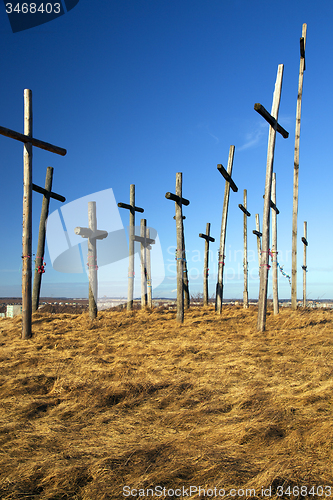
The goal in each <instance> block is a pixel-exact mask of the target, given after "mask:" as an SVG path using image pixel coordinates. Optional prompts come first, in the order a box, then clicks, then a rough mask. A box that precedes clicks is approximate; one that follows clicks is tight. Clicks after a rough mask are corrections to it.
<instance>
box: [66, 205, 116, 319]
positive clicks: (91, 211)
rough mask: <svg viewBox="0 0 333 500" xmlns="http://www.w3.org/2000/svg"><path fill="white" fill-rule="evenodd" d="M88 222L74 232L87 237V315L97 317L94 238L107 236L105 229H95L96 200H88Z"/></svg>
mask: <svg viewBox="0 0 333 500" xmlns="http://www.w3.org/2000/svg"><path fill="white" fill-rule="evenodd" d="M88 223H89V227H76V228H75V229H74V232H75V234H78V235H80V236H82V238H88V263H87V266H88V269H89V317H90V319H95V318H96V317H97V298H98V297H97V296H98V292H97V290H98V283H97V269H98V265H97V249H96V240H103V239H104V238H106V237H107V235H108V233H107V231H101V230H98V229H97V218H96V202H95V201H89V202H88Z"/></svg>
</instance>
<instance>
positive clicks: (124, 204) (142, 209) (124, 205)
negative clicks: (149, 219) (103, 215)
mask: <svg viewBox="0 0 333 500" xmlns="http://www.w3.org/2000/svg"><path fill="white" fill-rule="evenodd" d="M118 207H119V208H127V210H133V208H134V211H135V212H140V213H141V214H142V213H143V212H144V211H145V210H144V208H140V207H133V206H132V205H128V204H127V203H118Z"/></svg>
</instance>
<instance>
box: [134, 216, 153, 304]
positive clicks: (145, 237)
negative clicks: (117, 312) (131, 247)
mask: <svg viewBox="0 0 333 500" xmlns="http://www.w3.org/2000/svg"><path fill="white" fill-rule="evenodd" d="M149 232H150V230H149V228H147V219H141V222H140V236H136V235H134V241H138V242H139V243H141V249H140V256H141V309H144V308H145V307H147V305H148V307H151V279H150V276H151V269H150V250H151V246H150V245H153V244H154V243H155V240H153V239H151V238H149ZM149 288H150V290H149ZM149 294H150V297H149Z"/></svg>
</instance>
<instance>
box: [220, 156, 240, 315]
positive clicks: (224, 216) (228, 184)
mask: <svg viewBox="0 0 333 500" xmlns="http://www.w3.org/2000/svg"><path fill="white" fill-rule="evenodd" d="M234 154H235V146H230V149H229V158H228V167H227V170H225V169H224V168H223V166H222V165H221V164H219V165H217V169H218V171H219V172H220V173H221V174H222V175H223V177H224V178H225V190H224V201H223V211H222V222H221V237H220V250H219V262H218V274H217V284H216V301H215V311H216V312H217V313H218V314H221V313H222V301H223V271H224V257H225V255H224V249H225V238H226V231H227V217H228V207H229V193H230V188H231V189H232V190H233V191H234V192H235V193H236V192H237V191H238V187H237V186H236V184H235V183H234V181H233V180H232V178H231V173H232V165H233V162H234Z"/></svg>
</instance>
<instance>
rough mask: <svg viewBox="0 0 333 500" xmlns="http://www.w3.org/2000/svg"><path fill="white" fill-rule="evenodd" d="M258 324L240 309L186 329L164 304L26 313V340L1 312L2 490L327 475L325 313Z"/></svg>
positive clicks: (59, 494)
mask: <svg viewBox="0 0 333 500" xmlns="http://www.w3.org/2000/svg"><path fill="white" fill-rule="evenodd" d="M256 321H257V309H256V308H254V307H252V308H250V309H248V310H243V309H242V308H241V307H237V306H224V308H223V314H222V316H221V317H218V316H216V315H215V313H214V311H213V308H212V307H208V308H197V309H190V311H189V312H187V313H186V316H185V323H184V324H183V325H178V324H177V322H176V319H175V312H173V311H169V310H162V309H158V310H154V311H153V312H141V311H138V312H133V313H127V312H120V311H118V312H116V311H112V310H111V311H104V312H100V313H99V315H98V319H97V320H96V321H95V322H94V323H92V322H90V320H89V318H88V315H87V314H86V313H85V314H82V315H70V314H58V315H52V314H48V313H44V314H42V313H36V314H34V316H33V331H34V337H33V338H32V339H31V340H29V341H23V340H21V339H20V333H21V319H20V318H14V319H9V318H5V319H1V320H0V341H1V355H0V367H1V387H0V391H1V415H0V423H1V429H0V450H1V451H0V454H1V459H0V497H1V499H2V500H9V499H10V500H14V499H54V500H55V499H77V500H95V499H96V500H107V499H117V500H118V499H121V498H130V499H133V498H147V496H146V497H143V493H145V494H147V489H149V488H150V491H151V493H150V491H148V494H149V497H150V498H152V496H153V495H152V493H154V494H155V495H154V498H158V495H159V491H162V493H161V494H160V496H159V497H160V498H180V496H179V491H180V490H178V488H182V487H184V488H185V489H186V488H189V487H190V486H192V487H197V488H199V486H200V487H201V488H202V489H206V496H205V497H204V496H203V490H201V495H200V496H199V492H198V491H197V492H196V493H195V492H194V490H192V493H193V494H192V497H191V498H193V499H194V498H207V497H208V496H209V495H211V493H214V488H215V487H216V488H217V490H216V492H217V495H218V490H220V489H222V488H223V489H224V490H225V497H224V498H258V499H259V498H265V497H263V495H262V494H261V488H266V489H267V488H269V487H271V488H272V490H271V497H270V498H281V497H279V496H278V495H277V490H276V489H277V487H278V486H282V487H283V488H284V489H286V488H287V487H288V486H291V492H292V487H295V486H299V487H301V486H304V487H306V488H308V490H307V491H308V493H309V492H310V488H311V487H312V486H315V488H317V486H319V485H321V486H331V485H333V470H332V464H333V452H332V422H333V410H332V396H333V378H332V374H333V363H332V355H333V350H332V347H333V312H331V311H329V310H298V311H295V312H292V311H291V310H290V309H282V310H281V312H280V314H279V315H278V316H274V315H273V313H272V312H271V311H270V310H269V311H268V315H267V322H266V326H267V331H266V332H265V333H259V332H257V331H256ZM124 486H129V487H130V488H131V490H133V489H135V490H137V491H136V493H137V496H136V497H134V496H127V497H126V496H124V493H125V494H127V492H128V490H123V487H124ZM156 486H161V488H162V490H154V488H156ZM163 488H165V490H164V494H163ZM232 488H235V489H236V494H234V492H231V494H230V490H231V489H232ZM250 488H251V489H255V490H256V493H255V496H254V492H253V491H250ZM172 489H173V490H174V495H172V491H171V490H172ZM209 489H212V490H213V491H211V490H209ZM142 490H144V491H142ZM168 490H169V491H168ZM237 490H239V491H237ZM243 490H244V491H243ZM246 490H248V491H246ZM302 491H303V496H305V493H306V490H305V489H303V490H302ZM280 492H281V490H278V493H280ZM312 492H316V493H317V492H318V493H321V490H320V489H319V490H318V491H317V490H316V489H315V490H312ZM132 493H133V494H134V493H135V492H134V491H132ZM187 493H188V494H189V491H188V490H187ZM243 493H244V494H243ZM294 493H297V489H294ZM328 493H329V490H328V489H326V490H324V492H323V495H322V496H323V497H325V498H327V497H328ZM267 494H268V492H267ZM331 496H333V488H332V491H331ZM211 497H212V498H214V495H213V496H211ZM292 497H293V495H291V496H288V490H287V494H286V495H284V498H292ZM308 497H309V498H312V499H315V498H317V495H311V494H310V495H308ZM184 498H189V496H188V497H187V496H186V494H185V496H184ZM216 498H221V496H220V497H218V496H217V497H216Z"/></svg>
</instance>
